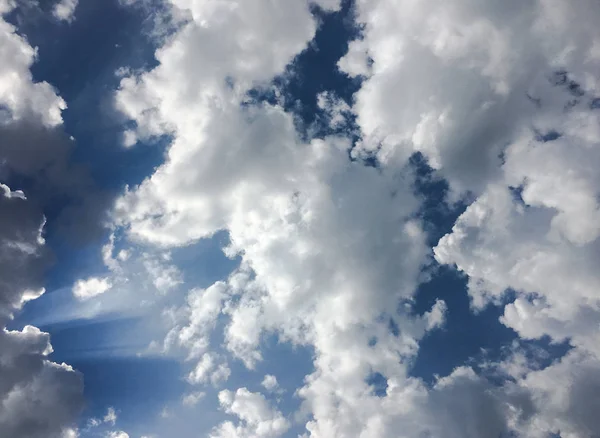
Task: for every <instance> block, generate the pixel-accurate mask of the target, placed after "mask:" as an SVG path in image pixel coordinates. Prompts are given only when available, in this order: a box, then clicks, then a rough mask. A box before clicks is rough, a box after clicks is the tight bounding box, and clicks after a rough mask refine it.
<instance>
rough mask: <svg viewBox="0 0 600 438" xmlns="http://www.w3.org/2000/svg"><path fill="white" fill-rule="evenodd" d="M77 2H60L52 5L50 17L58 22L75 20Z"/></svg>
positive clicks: (76, 0) (64, 0)
mask: <svg viewBox="0 0 600 438" xmlns="http://www.w3.org/2000/svg"><path fill="white" fill-rule="evenodd" d="M78 3H79V0H60V1H59V2H58V3H56V4H55V5H54V9H52V15H54V17H56V18H57V19H58V20H62V21H68V22H71V21H73V20H74V19H75V9H77V4H78Z"/></svg>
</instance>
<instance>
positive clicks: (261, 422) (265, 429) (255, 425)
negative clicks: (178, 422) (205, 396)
mask: <svg viewBox="0 0 600 438" xmlns="http://www.w3.org/2000/svg"><path fill="white" fill-rule="evenodd" d="M219 403H220V405H221V408H222V409H223V410H224V411H225V412H226V413H228V414H231V415H235V416H237V417H238V418H239V420H240V421H239V422H238V423H237V424H234V423H232V422H230V421H226V422H224V423H221V424H220V425H219V426H218V427H216V428H215V429H214V430H213V432H212V433H211V435H210V436H211V437H213V438H245V437H248V438H250V437H264V438H276V437H280V436H282V435H283V434H284V433H285V432H286V431H287V430H288V429H289V427H290V424H289V422H288V420H286V419H285V417H283V415H282V414H281V412H279V411H278V410H276V409H274V408H272V407H271V406H270V405H269V403H268V402H267V400H266V399H265V397H264V396H263V395H262V394H260V393H256V392H250V391H248V390H247V389H246V388H239V389H238V390H237V391H235V392H232V391H228V390H225V391H221V392H220V393H219Z"/></svg>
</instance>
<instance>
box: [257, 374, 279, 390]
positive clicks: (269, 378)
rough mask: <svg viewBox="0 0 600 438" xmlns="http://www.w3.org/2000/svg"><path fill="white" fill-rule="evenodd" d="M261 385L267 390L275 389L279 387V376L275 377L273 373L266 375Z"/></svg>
mask: <svg viewBox="0 0 600 438" xmlns="http://www.w3.org/2000/svg"><path fill="white" fill-rule="evenodd" d="M261 385H262V386H263V387H264V388H265V389H266V390H267V391H274V390H276V389H277V388H278V387H279V383H278V382H277V377H275V376H273V375H271V374H267V375H265V378H264V379H263V381H262V383H261Z"/></svg>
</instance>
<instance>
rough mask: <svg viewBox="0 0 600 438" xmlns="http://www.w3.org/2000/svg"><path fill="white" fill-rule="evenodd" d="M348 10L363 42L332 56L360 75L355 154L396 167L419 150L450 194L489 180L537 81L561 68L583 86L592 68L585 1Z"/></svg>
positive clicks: (592, 15)
mask: <svg viewBox="0 0 600 438" xmlns="http://www.w3.org/2000/svg"><path fill="white" fill-rule="evenodd" d="M357 11H358V12H357V19H358V21H359V22H361V23H363V24H364V32H363V35H364V38H363V39H361V40H357V41H355V42H353V43H352V44H351V45H350V50H349V53H348V55H347V56H346V57H344V58H343V59H342V60H341V61H340V67H341V68H342V69H343V70H345V71H346V72H348V73H349V74H351V75H364V76H365V77H366V80H365V82H364V83H363V86H362V88H361V90H360V91H359V92H358V93H357V95H356V103H355V105H354V109H355V110H356V113H357V116H358V123H359V125H360V127H361V130H362V132H363V141H362V143H361V145H360V147H359V148H358V149H357V151H356V153H357V154H359V155H360V154H375V155H376V156H377V158H378V159H379V160H380V161H381V162H382V163H385V164H387V165H397V163H402V162H404V161H406V159H408V157H409V156H410V155H411V154H412V153H414V152H415V151H419V152H422V153H423V154H424V155H425V156H426V157H427V159H428V162H429V164H430V165H431V166H432V167H434V168H435V169H438V170H439V171H440V173H441V174H442V175H443V176H444V177H446V178H447V179H448V181H449V182H450V184H451V187H452V188H453V189H455V190H457V191H459V192H460V191H462V190H470V191H472V192H474V193H480V192H481V191H482V189H483V188H484V187H485V185H486V184H487V183H488V182H489V181H491V180H494V179H495V178H497V177H498V174H499V167H500V164H501V159H500V157H499V155H500V154H501V152H502V151H503V148H504V147H505V145H506V144H507V143H509V142H511V141H512V140H513V139H514V137H515V135H517V134H518V133H519V132H520V131H521V130H522V129H526V128H530V127H531V117H532V114H533V113H534V112H535V110H536V108H535V105H534V104H533V103H532V102H531V101H530V100H529V99H528V98H527V95H528V93H529V92H530V91H533V90H530V87H531V86H532V85H534V83H535V82H536V81H538V80H539V79H541V78H543V77H544V76H545V75H548V74H551V73H553V72H554V71H556V70H558V69H567V70H569V72H570V73H572V74H573V75H574V77H575V78H576V79H577V80H580V81H587V82H588V83H589V82H590V81H591V82H593V81H594V79H593V78H594V72H595V71H596V70H597V62H598V50H597V47H598V46H597V44H598V39H597V38H598V35H597V30H596V27H595V25H594V24H593V23H595V21H596V19H597V14H598V12H597V8H596V7H595V5H594V4H593V2H582V3H580V4H578V5H570V4H567V3H566V2H564V1H560V0H531V1H525V2H520V1H511V2H509V3H504V4H503V6H502V8H499V7H496V6H495V5H492V4H486V5H482V4H479V3H478V2H476V1H471V0H457V1H453V2H452V3H440V2H436V1H425V2H415V1H403V2H392V1H388V0H380V1H375V2H372V1H358V2H357ZM571 23H577V26H576V27H577V29H575V30H574V29H573V26H571ZM594 86H595V85H592V87H594ZM530 96H531V95H530ZM537 97H539V96H537Z"/></svg>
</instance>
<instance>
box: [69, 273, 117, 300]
mask: <svg viewBox="0 0 600 438" xmlns="http://www.w3.org/2000/svg"><path fill="white" fill-rule="evenodd" d="M111 287H112V284H111V282H110V281H109V279H108V278H100V277H90V278H88V279H86V280H77V282H76V283H75V284H74V285H73V295H75V297H77V298H79V299H80V300H88V299H90V298H93V297H95V296H98V295H101V294H103V293H105V292H106V291H108V290H109V289H110V288H111Z"/></svg>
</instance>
